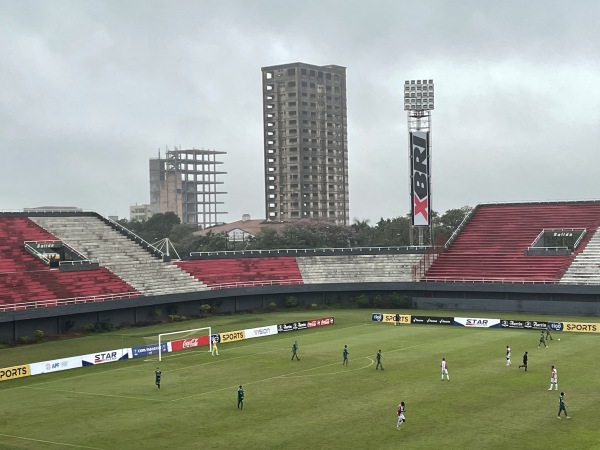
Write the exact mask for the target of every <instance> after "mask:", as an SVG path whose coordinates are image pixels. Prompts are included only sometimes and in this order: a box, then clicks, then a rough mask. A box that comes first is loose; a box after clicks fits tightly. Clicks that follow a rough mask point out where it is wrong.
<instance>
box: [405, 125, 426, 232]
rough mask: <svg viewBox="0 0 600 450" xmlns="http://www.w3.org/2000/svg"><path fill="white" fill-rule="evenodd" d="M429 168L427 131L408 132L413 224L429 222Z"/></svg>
mask: <svg viewBox="0 0 600 450" xmlns="http://www.w3.org/2000/svg"><path fill="white" fill-rule="evenodd" d="M430 175H431V173H430V170H429V132H428V131H413V132H412V133H410V186H411V212H412V224H413V226H428V225H430V223H431V218H430V215H429V213H430V211H431V210H430V205H431V189H430V188H431V183H430Z"/></svg>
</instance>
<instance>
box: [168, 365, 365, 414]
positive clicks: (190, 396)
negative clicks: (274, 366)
mask: <svg viewBox="0 0 600 450" xmlns="http://www.w3.org/2000/svg"><path fill="white" fill-rule="evenodd" d="M365 358H368V357H365ZM368 359H371V358H368ZM338 364H339V362H336V363H332V364H325V365H322V366H318V367H311V368H310V369H302V370H298V371H296V372H290V373H284V374H281V375H275V376H272V377H268V378H263V379H261V380H255V381H248V382H246V383H244V386H248V385H252V384H258V383H264V382H265V381H271V380H276V379H277V378H286V377H290V376H293V375H296V374H298V373H303V372H310V371H311V370H318V369H322V368H324V367H331V366H337V365H338ZM371 365H373V360H372V359H371V364H369V366H371ZM369 366H366V367H369ZM319 375H321V374H319ZM237 387H238V385H237V384H236V385H235V386H228V387H224V388H219V389H213V390H212V391H207V392H200V393H199V394H192V395H187V396H185V397H179V398H175V399H173V400H170V401H169V403H171V402H178V401H181V400H187V399H188V398H194V397H202V396H204V395H209V394H214V393H215V392H221V391H228V390H230V389H235V388H237Z"/></svg>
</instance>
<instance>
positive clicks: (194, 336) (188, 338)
mask: <svg viewBox="0 0 600 450" xmlns="http://www.w3.org/2000/svg"><path fill="white" fill-rule="evenodd" d="M211 336H212V328H211V327H203V328H194V329H192V330H182V331H172V332H170V333H161V334H159V335H158V360H159V361H162V354H163V351H162V349H163V344H168V343H169V342H170V343H171V351H178V350H184V349H188V348H195V347H203V346H205V345H207V346H208V351H209V352H212V339H211Z"/></svg>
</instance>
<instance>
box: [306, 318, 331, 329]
mask: <svg viewBox="0 0 600 450" xmlns="http://www.w3.org/2000/svg"><path fill="white" fill-rule="evenodd" d="M307 322H308V328H314V327H324V326H327V325H333V317H323V318H321V319H312V320H308V321H307Z"/></svg>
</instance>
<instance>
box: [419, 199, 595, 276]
mask: <svg viewBox="0 0 600 450" xmlns="http://www.w3.org/2000/svg"><path fill="white" fill-rule="evenodd" d="M599 225H600V202H554V203H516V204H489V205H480V206H478V207H477V208H476V209H475V210H474V212H473V214H472V215H471V216H470V218H469V219H468V221H467V222H466V224H464V226H463V227H462V229H461V230H460V232H459V233H458V234H457V235H456V237H455V238H454V239H453V240H451V241H450V242H449V245H448V248H447V250H446V251H445V252H444V253H442V254H441V255H439V257H438V258H437V259H436V261H435V262H434V263H433V264H432V266H431V267H430V268H429V270H427V272H426V274H425V276H424V277H420V281H438V282H439V281H473V280H475V281H485V280H487V281H505V282H509V283H510V282H551V283H557V282H559V281H560V280H561V277H562V276H563V274H565V272H568V271H567V269H568V268H569V265H570V264H571V262H572V261H573V260H574V259H576V256H578V255H581V256H580V258H579V260H578V261H580V262H581V263H578V264H577V266H579V265H580V264H581V265H583V264H585V263H584V262H583V261H586V260H589V257H587V255H588V254H595V253H596V252H597V249H598V247H597V246H595V247H594V248H590V249H589V251H587V252H586V247H587V244H588V242H589V241H590V239H592V236H594V234H595V233H596V231H597V229H598V226H599ZM567 231H569V233H567ZM549 232H553V233H554V234H555V235H559V236H560V235H567V234H574V235H576V236H577V237H579V238H580V239H579V240H576V241H575V242H574V244H572V245H563V246H561V245H557V244H556V243H552V244H551V245H548V246H546V245H544V243H543V242H544V239H543V237H544V235H545V234H552V233H549ZM547 240H548V239H547ZM540 243H541V244H540ZM568 273H569V277H571V279H573V277H574V276H575V273H576V271H575V270H573V271H571V272H568ZM577 273H580V274H583V273H585V271H584V270H582V271H579V272H577ZM598 278H600V277H598Z"/></svg>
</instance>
